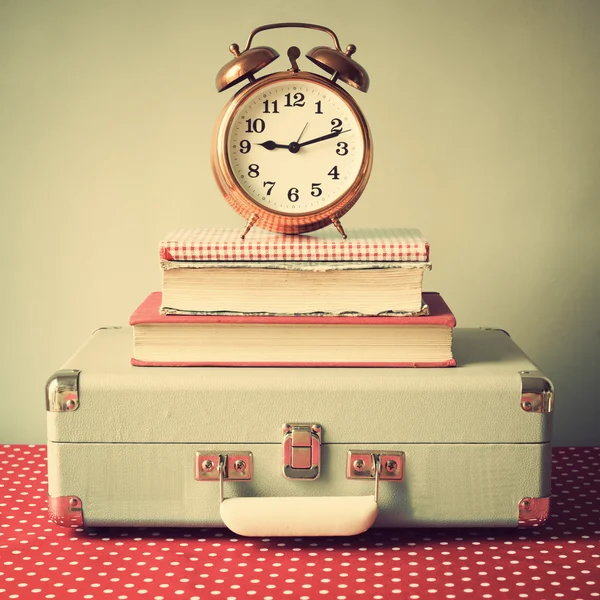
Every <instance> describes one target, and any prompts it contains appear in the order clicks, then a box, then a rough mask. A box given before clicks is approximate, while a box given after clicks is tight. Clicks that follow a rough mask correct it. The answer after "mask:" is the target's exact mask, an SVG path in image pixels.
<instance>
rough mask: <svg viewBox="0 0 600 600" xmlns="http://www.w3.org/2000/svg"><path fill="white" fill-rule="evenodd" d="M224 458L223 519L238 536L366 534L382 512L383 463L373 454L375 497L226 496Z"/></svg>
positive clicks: (221, 473) (221, 471) (220, 467)
mask: <svg viewBox="0 0 600 600" xmlns="http://www.w3.org/2000/svg"><path fill="white" fill-rule="evenodd" d="M224 464H225V463H224V458H223V456H219V464H218V468H217V470H218V473H219V499H220V513H221V519H222V520H223V523H224V524H225V526H226V527H228V528H229V529H230V530H231V531H233V532H234V533H237V534H238V535H245V536H251V537H265V536H273V537H277V536H286V537H288V536H302V537H307V536H342V535H344V536H345V535H357V534H359V533H363V532H364V531H366V530H367V529H369V527H371V525H373V523H374V522H375V519H376V518H377V515H378V514H379V504H378V499H379V476H380V473H381V462H380V460H379V456H375V455H373V470H374V472H375V473H374V475H375V494H374V495H373V496H340V497H338V496H333V497H332V496H325V497H318V496H317V497H313V496H300V497H298V496H292V497H285V496H284V497H275V498H272V497H269V498H240V497H236V498H224V495H223V481H224V471H225V469H224Z"/></svg>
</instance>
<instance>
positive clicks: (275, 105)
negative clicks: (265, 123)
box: [256, 100, 279, 133]
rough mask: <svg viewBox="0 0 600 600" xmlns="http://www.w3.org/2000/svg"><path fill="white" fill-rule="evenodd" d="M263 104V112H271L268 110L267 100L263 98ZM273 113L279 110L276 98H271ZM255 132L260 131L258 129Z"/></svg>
mask: <svg viewBox="0 0 600 600" xmlns="http://www.w3.org/2000/svg"><path fill="white" fill-rule="evenodd" d="M263 106H264V107H265V109H264V110H263V114H269V113H270V112H271V111H270V110H269V101H268V100H265V101H264V102H263ZM273 113H279V111H278V110H277V100H273ZM256 133H260V131H257V132H256Z"/></svg>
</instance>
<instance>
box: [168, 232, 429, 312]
mask: <svg viewBox="0 0 600 600" xmlns="http://www.w3.org/2000/svg"><path fill="white" fill-rule="evenodd" d="M160 258H161V263H160V264H161V268H162V276H163V279H162V293H163V296H162V304H161V307H160V310H161V313H163V314H223V315H226V314H236V313H239V314H244V315H252V314H254V315H269V314H275V315H277V314H280V315H319V316H323V315H331V316H338V315H339V316H341V315H349V314H354V315H426V314H427V311H428V307H427V305H426V304H424V303H423V301H422V289H423V273H424V271H426V270H429V269H431V262H430V261H429V244H428V243H427V241H426V240H425V238H424V237H423V235H422V234H421V232H420V231H419V230H417V229H357V230H349V231H348V238H347V239H345V240H344V239H343V238H342V237H341V236H340V235H339V233H338V232H337V231H335V230H333V229H331V228H330V229H325V230H321V231H318V232H315V233H311V234H306V235H294V236H289V235H283V234H275V233H271V232H267V231H256V232H254V231H253V232H252V236H248V238H246V239H244V240H242V239H240V235H239V230H237V229H206V228H204V229H202V228H198V229H180V230H177V231H174V232H173V233H172V234H171V235H169V236H167V238H166V239H165V240H164V241H162V242H161V243H160ZM374 290H376V292H374Z"/></svg>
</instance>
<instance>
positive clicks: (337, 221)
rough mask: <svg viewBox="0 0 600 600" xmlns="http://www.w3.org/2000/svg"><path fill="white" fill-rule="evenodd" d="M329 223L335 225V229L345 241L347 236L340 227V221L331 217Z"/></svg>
mask: <svg viewBox="0 0 600 600" xmlns="http://www.w3.org/2000/svg"><path fill="white" fill-rule="evenodd" d="M331 222H332V223H333V224H334V225H335V228H336V229H337V230H338V231H339V232H340V235H341V236H342V237H343V238H344V239H346V238H347V237H348V236H347V235H346V232H345V231H344V228H343V227H342V224H341V223H340V220H339V219H338V218H337V217H331Z"/></svg>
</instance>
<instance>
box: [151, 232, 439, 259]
mask: <svg viewBox="0 0 600 600" xmlns="http://www.w3.org/2000/svg"><path fill="white" fill-rule="evenodd" d="M240 231H241V230H240V229H226V228H183V229H177V230H175V231H173V232H172V233H171V234H170V235H168V236H167V237H166V238H165V239H164V241H162V242H160V257H161V259H163V260H169V261H312V262H319V261H340V262H362V261H365V262H369V261H371V262H377V261H383V262H405V261H406V262H427V261H428V260H429V244H428V243H427V241H426V240H425V238H424V237H423V235H422V234H421V232H420V231H419V230H418V229H400V228H397V229H393V228H381V229H354V230H352V229H350V230H347V231H346V233H347V236H348V237H347V239H343V238H342V236H341V235H340V234H339V233H338V232H337V231H336V230H335V229H334V228H333V227H328V228H325V229H321V230H320V231H317V232H313V233H310V234H303V235H283V234H278V233H271V232H269V231H264V230H261V229H253V230H252V231H251V232H250V233H249V234H248V235H247V236H246V238H245V239H241V237H240Z"/></svg>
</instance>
